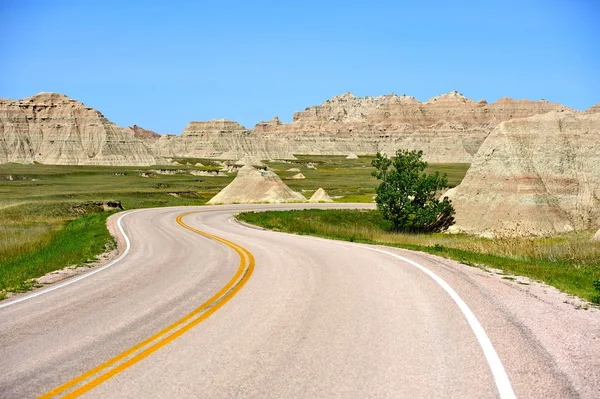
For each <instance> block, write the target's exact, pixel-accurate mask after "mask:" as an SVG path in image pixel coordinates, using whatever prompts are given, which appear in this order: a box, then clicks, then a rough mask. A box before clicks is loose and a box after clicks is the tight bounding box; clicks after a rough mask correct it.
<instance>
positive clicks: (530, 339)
mask: <svg viewBox="0 0 600 399" xmlns="http://www.w3.org/2000/svg"><path fill="white" fill-rule="evenodd" d="M319 206H324V205H319ZM337 206H338V207H339V206H340V205H339V204H337ZM351 206H352V205H351ZM273 207H274V208H281V206H266V205H260V206H248V205H246V206H242V205H236V206H218V207H196V208H163V209H151V210H143V211H133V212H131V213H126V215H125V216H124V217H123V218H122V219H121V224H122V226H123V229H124V231H125V233H126V235H127V237H128V238H129V240H130V248H129V250H128V251H127V253H126V254H125V256H124V257H123V258H122V259H121V260H119V261H118V262H115V263H114V264H112V265H111V266H110V267H107V268H104V269H95V270H94V272H95V273H94V274H91V275H89V276H87V277H85V278H82V279H79V280H78V281H75V282H73V283H70V284H67V285H61V284H59V285H56V286H53V288H54V287H57V288H56V289H54V290H52V291H48V292H45V291H43V290H42V291H37V292H35V293H34V294H33V295H35V296H31V295H29V296H24V297H20V298H18V300H19V302H17V303H10V302H7V301H4V302H2V303H0V359H1V360H0V397H1V398H26V397H37V396H40V395H43V394H47V393H49V395H48V396H47V397H62V396H64V395H73V396H77V395H80V394H83V395H85V396H88V397H97V398H107V397H131V398H152V397H157V398H164V397H203V398H246V397H254V398H366V397H369V398H400V397H406V398H425V397H427V398H438V397H441V398H443V397H453V398H486V397H503V398H510V397H514V395H516V396H518V397H536V398H537V397H574V396H578V395H581V396H586V395H587V393H588V391H585V389H583V390H582V389H581V388H580V387H578V386H577V383H578V382H577V381H575V382H574V380H573V378H571V377H570V375H571V374H572V373H571V374H569V373H570V371H569V370H565V367H566V366H563V365H562V363H560V362H557V360H556V359H555V357H554V355H553V354H552V350H551V349H552V348H548V346H549V345H548V344H545V343H544V341H543V340H542V339H540V338H539V337H536V335H535V334H536V333H535V331H533V330H532V329H531V328H527V327H526V326H524V325H523V322H522V321H521V320H520V319H519V317H518V315H517V314H516V313H514V312H513V311H512V310H511V309H510V308H507V306H506V304H503V303H499V302H498V301H496V300H495V297H494V295H495V294H493V293H492V294H491V293H490V291H489V290H486V289H482V287H481V286H479V285H478V284H476V283H475V282H474V281H475V280H474V277H471V276H470V275H469V273H470V272H469V271H465V270H463V269H458V268H457V267H456V266H455V265H454V263H453V262H451V261H443V260H440V258H435V257H431V256H429V255H424V254H419V253H414V252H410V251H404V250H399V249H390V248H384V247H374V246H365V245H358V244H352V243H341V242H335V241H329V240H323V239H318V238H313V237H303V236H294V235H288V234H281V233H275V232H270V231H263V230H259V229H252V228H248V227H246V226H242V225H240V224H238V223H235V222H234V221H232V216H231V215H232V214H233V213H237V212H238V211H239V210H240V209H246V208H273ZM288 207H289V205H288ZM352 207H353V206H352ZM187 212H196V213H189V214H186V215H185V216H180V215H182V214H183V213H187ZM178 216H179V218H178ZM116 220H117V219H116V218H113V222H114V223H116ZM178 221H179V222H178ZM121 241H122V242H121V246H122V251H123V250H125V248H126V245H127V244H126V243H125V241H123V240H121ZM565 364H567V365H568V363H565ZM591 383H597V381H596V382H594V381H592V382H591ZM594 389H595V387H592V391H591V392H595V391H594ZM53 390H54V391H53Z"/></svg>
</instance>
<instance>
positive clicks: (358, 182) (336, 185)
mask: <svg viewBox="0 0 600 399" xmlns="http://www.w3.org/2000/svg"><path fill="white" fill-rule="evenodd" d="M296 158H298V160H297V161H294V162H293V163H284V162H269V163H268V165H269V167H270V168H271V169H273V170H274V171H275V172H276V173H277V174H278V175H279V176H280V177H281V178H282V179H283V180H284V181H285V183H286V184H287V185H288V186H290V188H292V189H293V190H295V191H300V192H302V193H303V194H304V196H305V197H307V198H310V196H311V195H312V194H313V193H314V192H315V191H316V190H317V189H318V188H319V187H322V188H323V189H324V190H325V191H327V194H329V195H330V196H331V197H333V198H334V200H335V201H337V202H372V201H373V198H374V195H375V188H376V187H377V186H378V185H379V181H378V180H377V179H375V178H374V177H372V176H371V172H372V171H373V168H372V167H371V160H372V159H373V157H366V156H365V157H363V156H361V157H359V158H358V159H346V157H345V156H343V155H342V156H331V155H296ZM313 167H314V168H313ZM294 168H296V169H300V173H302V174H303V175H304V176H306V179H303V180H294V179H292V176H294V175H295V174H297V173H298V172H289V171H288V169H294ZM468 168H469V164H431V165H430V166H429V167H428V168H427V170H426V172H427V173H431V172H432V171H436V170H437V171H439V172H440V173H446V174H447V175H448V184H449V185H450V186H451V187H454V186H456V185H457V184H459V183H460V182H461V181H462V179H463V177H464V176H465V173H466V172H467V169H468Z"/></svg>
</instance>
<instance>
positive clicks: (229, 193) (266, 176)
mask: <svg viewBox="0 0 600 399" xmlns="http://www.w3.org/2000/svg"><path fill="white" fill-rule="evenodd" d="M299 201H306V198H304V196H303V195H302V194H300V193H297V192H295V191H293V190H292V189H291V188H289V187H288V186H287V185H286V184H285V183H284V182H283V181H282V180H281V179H280V178H279V176H277V175H276V174H275V173H274V172H272V171H270V170H258V169H255V168H253V167H252V166H250V165H246V166H243V167H242V168H241V169H240V170H239V172H238V174H237V176H236V178H235V179H233V181H232V182H231V183H230V184H229V185H228V186H227V187H225V188H224V189H223V190H221V191H220V192H219V193H218V194H217V195H215V196H214V197H213V198H211V199H210V200H209V201H208V204H251V203H265V202H267V203H282V202H299Z"/></svg>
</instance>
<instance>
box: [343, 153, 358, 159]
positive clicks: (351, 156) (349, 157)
mask: <svg viewBox="0 0 600 399" xmlns="http://www.w3.org/2000/svg"><path fill="white" fill-rule="evenodd" d="M346 159H358V155H356V154H348V156H347V157H346Z"/></svg>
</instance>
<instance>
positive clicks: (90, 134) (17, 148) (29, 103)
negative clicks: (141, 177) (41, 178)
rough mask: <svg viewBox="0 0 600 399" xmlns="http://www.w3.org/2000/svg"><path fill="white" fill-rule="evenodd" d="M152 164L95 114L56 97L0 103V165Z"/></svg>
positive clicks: (132, 140)
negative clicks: (13, 163) (15, 163)
mask: <svg viewBox="0 0 600 399" xmlns="http://www.w3.org/2000/svg"><path fill="white" fill-rule="evenodd" d="M6 162H19V163H32V162H40V163H43V164H54V165H140V166H141V165H152V164H156V163H157V159H156V157H154V156H153V155H152V153H151V152H150V149H149V148H148V146H147V145H146V144H145V143H144V142H143V141H142V140H140V139H139V138H136V137H135V133H134V131H133V130H132V129H129V128H127V129H125V128H121V127H119V126H117V125H115V124H114V123H112V122H110V121H109V120H108V119H106V118H105V117H104V116H103V115H102V114H101V113H100V112H98V111H97V110H95V109H93V108H90V107H86V106H85V105H84V104H82V103H80V102H78V101H76V100H73V99H70V98H68V97H67V96H65V95H62V94H58V93H40V94H37V95H35V96H32V97H29V98H25V99H23V100H18V101H13V100H6V99H0V163H6Z"/></svg>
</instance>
